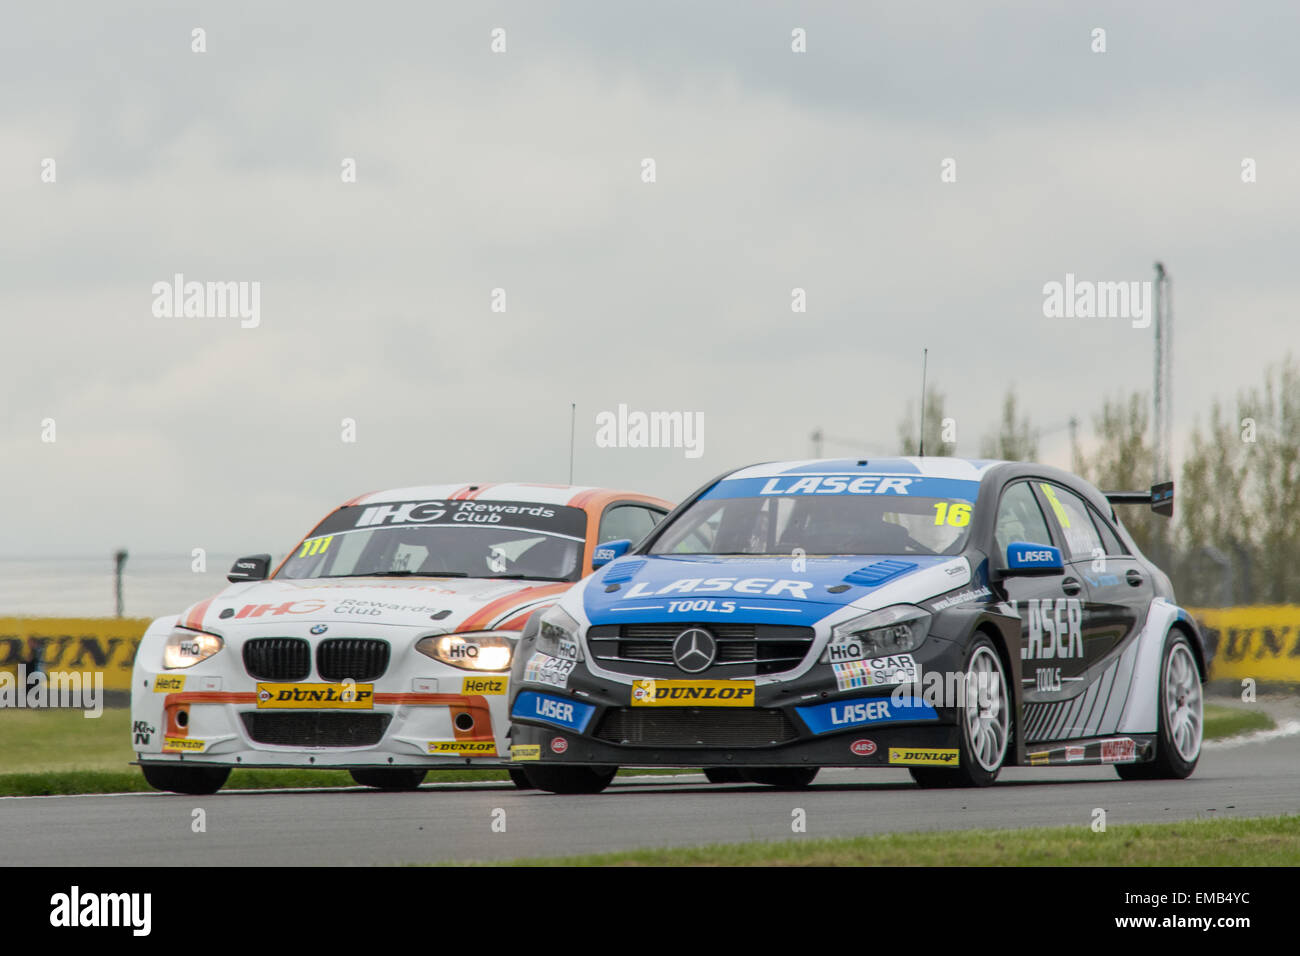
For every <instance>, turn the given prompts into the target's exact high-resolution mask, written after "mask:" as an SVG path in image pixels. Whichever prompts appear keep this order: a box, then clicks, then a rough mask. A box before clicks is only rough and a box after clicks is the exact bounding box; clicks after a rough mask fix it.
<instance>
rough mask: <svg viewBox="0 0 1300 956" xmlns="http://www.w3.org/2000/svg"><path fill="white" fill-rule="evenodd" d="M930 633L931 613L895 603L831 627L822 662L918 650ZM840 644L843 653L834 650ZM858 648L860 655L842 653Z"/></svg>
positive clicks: (913, 606)
mask: <svg viewBox="0 0 1300 956" xmlns="http://www.w3.org/2000/svg"><path fill="white" fill-rule="evenodd" d="M928 633H930V612H929V611H927V610H925V609H924V608H920V607H917V606H916V605H914V604H895V605H894V606H892V607H886V608H881V609H880V610H879V611H872V612H871V613H869V614H863V615H862V616H861V617H855V618H852V619H851V620H848V621H845V622H843V623H842V624H837V625H835V626H834V627H833V628H831V641H830V643H829V644H827V645H826V651H825V652H824V653H823V654H822V663H823V664H829V663H831V662H832V661H841V660H849V659H853V658H856V657H859V656H861V657H883V656H885V655H887V654H903V653H906V652H907V651H912V650H916V648H918V647H920V646H921V642H922V641H924V640H925V636H926V635H927V634H928ZM837 645H839V646H840V648H841V653H836V652H834V651H832V650H831V649H832V648H833V647H836V646H837ZM854 645H856V646H857V647H860V648H861V653H860V654H858V653H856V652H851V653H847V654H846V653H843V652H842V651H844V650H848V649H849V648H853V650H854V651H856V647H854Z"/></svg>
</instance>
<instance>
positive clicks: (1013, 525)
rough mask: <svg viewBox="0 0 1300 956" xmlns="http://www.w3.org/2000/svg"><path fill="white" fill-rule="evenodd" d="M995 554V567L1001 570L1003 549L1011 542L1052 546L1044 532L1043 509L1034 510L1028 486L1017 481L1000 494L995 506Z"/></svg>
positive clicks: (1004, 559) (1045, 522) (1050, 538)
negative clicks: (996, 513)
mask: <svg viewBox="0 0 1300 956" xmlns="http://www.w3.org/2000/svg"><path fill="white" fill-rule="evenodd" d="M993 539H994V542H995V543H996V544H997V548H998V553H997V555H996V560H995V564H997V565H998V566H1005V564H1006V560H1007V545H1009V544H1011V542H1013V541H1024V542H1026V543H1027V544H1046V545H1051V544H1052V533H1051V532H1050V531H1049V530H1048V528H1047V519H1046V518H1044V517H1043V509H1042V508H1040V507H1038V499H1037V498H1035V497H1034V490H1033V489H1032V488H1030V487H1029V482H1027V481H1018V482H1016V483H1015V484H1013V485H1010V486H1008V487H1007V489H1006V490H1005V491H1003V492H1002V500H1001V501H1000V502H998V520H997V525H996V527H995V529H994V532H993Z"/></svg>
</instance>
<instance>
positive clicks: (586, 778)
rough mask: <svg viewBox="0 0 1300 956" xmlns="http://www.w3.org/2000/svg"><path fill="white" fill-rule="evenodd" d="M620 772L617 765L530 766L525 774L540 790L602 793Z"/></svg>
mask: <svg viewBox="0 0 1300 956" xmlns="http://www.w3.org/2000/svg"><path fill="white" fill-rule="evenodd" d="M616 773H618V768H617V767H558V766H556V767H545V766H542V767H528V768H527V769H525V770H524V776H526V777H527V778H528V782H529V783H530V784H531V785H532V786H533V787H535V788H536V789H538V790H546V791H548V792H550V793H600V791H602V790H604V789H605V788H606V787H608V786H609V782H610V781H611V780H613V779H614V774H616Z"/></svg>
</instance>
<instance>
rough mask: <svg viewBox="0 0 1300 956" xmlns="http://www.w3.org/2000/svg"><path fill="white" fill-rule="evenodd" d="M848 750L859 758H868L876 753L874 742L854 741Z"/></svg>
mask: <svg viewBox="0 0 1300 956" xmlns="http://www.w3.org/2000/svg"><path fill="white" fill-rule="evenodd" d="M849 750H850V752H852V753H854V754H856V755H857V756H859V757H870V756H871V755H872V754H873V753H875V752H876V742H875V741H874V740H855V741H853V743H851V744H849Z"/></svg>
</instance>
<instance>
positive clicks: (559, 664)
mask: <svg viewBox="0 0 1300 956" xmlns="http://www.w3.org/2000/svg"><path fill="white" fill-rule="evenodd" d="M576 666H577V662H576V661H566V660H561V659H560V658H558V657H551V656H550V655H549V654H543V653H542V652H541V651H538V652H537V653H535V654H533V656H532V657H530V658H528V664H527V665H526V666H525V667H524V680H526V681H529V682H531V683H534V684H550V685H551V686H552V687H558V688H560V689H561V690H563V689H564V687H565V685H566V684H568V683H569V675H570V674H572V673H573V668H574V667H576Z"/></svg>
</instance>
